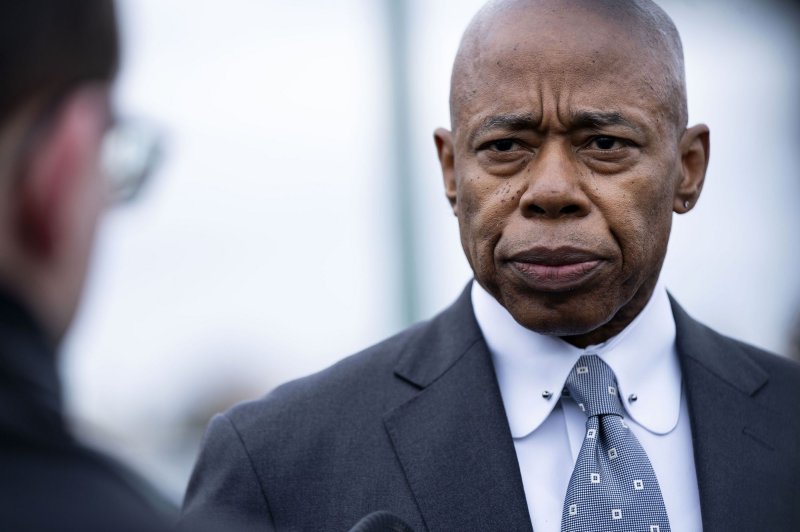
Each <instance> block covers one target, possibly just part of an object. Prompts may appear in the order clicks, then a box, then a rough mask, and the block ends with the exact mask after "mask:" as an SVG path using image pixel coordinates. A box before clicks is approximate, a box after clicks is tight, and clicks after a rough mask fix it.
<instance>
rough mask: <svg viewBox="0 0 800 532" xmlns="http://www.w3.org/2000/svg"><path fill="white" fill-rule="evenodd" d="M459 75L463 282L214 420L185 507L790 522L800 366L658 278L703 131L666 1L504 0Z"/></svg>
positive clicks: (477, 34)
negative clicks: (378, 337) (692, 304)
mask: <svg viewBox="0 0 800 532" xmlns="http://www.w3.org/2000/svg"><path fill="white" fill-rule="evenodd" d="M451 91H452V92H451V100H450V105H451V121H452V132H451V131H447V130H444V129H439V130H437V131H436V133H435V140H436V146H437V150H438V154H439V158H440V161H441V167H442V172H443V176H444V185H445V192H446V195H447V198H448V200H449V201H450V204H451V205H452V208H453V211H454V213H455V215H456V217H457V218H458V223H459V228H460V233H461V242H462V245H463V248H464V251H465V254H466V256H467V259H468V260H469V263H470V265H471V266H472V269H473V272H474V275H475V281H473V283H472V284H471V286H469V287H468V288H467V289H466V290H465V291H464V293H463V294H462V296H461V297H460V298H459V299H458V300H457V301H456V302H455V304H454V305H453V306H452V307H450V308H449V309H447V310H445V311H444V312H443V313H442V314H440V315H439V316H437V317H435V318H434V319H433V320H431V321H429V322H426V323H421V324H418V325H416V326H414V327H412V328H410V329H408V330H406V331H404V332H402V333H400V334H399V335H397V336H395V337H393V338H390V339H388V340H386V341H385V342H383V343H381V344H378V345H376V346H374V347H371V348H369V349H367V350H366V351H364V352H362V353H359V354H357V355H354V356H352V357H350V358H347V359H345V360H343V361H341V362H340V363H338V364H336V365H335V366H333V367H331V368H329V369H327V370H325V371H323V372H321V373H319V374H316V375H312V376H310V377H307V378H305V379H301V380H299V381H295V382H292V383H289V384H287V385H284V386H282V387H280V388H278V389H277V390H275V391H273V392H272V393H271V394H269V395H268V396H266V397H265V398H263V399H261V400H258V401H255V402H251V403H247V404H243V405H240V406H237V407H235V408H233V409H232V410H231V411H229V412H227V413H225V414H222V415H219V416H217V417H215V418H214V419H213V420H212V422H211V424H210V427H209V429H208V433H207V436H206V439H205V442H204V445H203V449H202V451H201V454H200V457H199V459H198V462H197V465H196V468H195V471H194V474H193V476H192V478H191V480H190V483H189V487H188V492H187V495H186V500H185V505H184V516H185V519H186V521H187V522H194V521H195V520H201V521H208V520H217V521H218V522H230V523H242V524H249V525H253V526H256V527H259V529H261V530H346V529H347V528H348V526H350V525H352V523H354V522H355V521H357V520H358V518H359V517H360V516H362V515H364V514H367V513H369V512H371V511H374V510H378V509H384V510H388V511H391V512H393V513H395V514H396V515H398V516H400V517H401V518H402V519H404V520H405V521H407V522H408V523H409V524H411V525H412V526H413V527H414V528H415V529H417V530H497V531H512V530H521V531H524V530H531V529H534V530H536V531H537V532H547V531H556V530H645V531H648V532H653V531H658V532H663V531H666V530H675V531H689V530H700V529H705V530H770V531H778V530H796V529H797V527H798V523H800V505H797V504H796V501H797V500H798V497H800V483H798V482H797V481H796V474H797V472H798V471H800V445H798V443H797V442H798V441H800V416H798V415H797V414H798V404H799V402H800V368H798V366H796V365H794V364H792V363H790V362H789V361H787V360H785V359H782V358H779V357H776V356H774V355H771V354H768V353H765V352H763V351H760V350H758V349H756V348H754V347H751V346H748V345H745V344H742V343H739V342H737V341H735V340H732V339H729V338H726V337H724V336H721V335H719V334H717V333H716V332H714V331H712V330H710V329H708V328H706V327H705V326H703V325H701V324H700V323H698V322H696V321H694V320H693V319H692V318H691V317H689V316H688V315H687V314H686V312H685V311H684V310H683V309H681V307H680V306H679V305H678V304H677V303H676V302H675V301H674V300H672V299H671V298H670V297H669V296H668V295H667V293H666V290H665V289H664V287H663V285H662V284H660V282H659V274H660V270H661V266H662V263H663V260H664V256H665V253H666V249H667V243H668V239H669V233H670V227H671V219H672V216H673V213H677V214H682V213H685V212H687V211H689V210H690V209H691V208H693V207H694V205H695V204H696V203H697V200H698V198H699V196H700V191H701V188H702V185H703V179H704V177H705V172H706V166H707V162H708V153H709V133H708V128H707V127H706V126H705V125H696V126H693V127H687V110H686V89H685V81H684V68H683V55H682V50H681V44H680V39H679V36H678V34H677V30H676V29H675V27H674V25H673V23H672V21H671V20H670V19H669V17H667V15H666V14H665V13H663V11H661V10H660V9H659V8H658V7H657V6H655V5H654V4H653V3H652V2H650V1H648V0H638V1H632V0H629V1H624V0H612V1H607V2H597V1H593V0H506V1H498V2H493V3H491V4H489V5H488V6H487V7H485V8H484V9H483V10H482V11H481V12H480V13H479V14H478V15H477V16H476V17H475V19H474V20H473V21H472V23H471V24H470V26H469V28H468V29H467V31H466V34H465V36H464V39H463V41H462V44H461V47H460V49H459V53H458V56H457V58H456V62H455V67H454V69H453V76H452V84H451ZM309 327H312V328H313V324H310V325H309ZM582 379H584V380H582ZM587 383H588V384H587ZM615 442H616V443H615Z"/></svg>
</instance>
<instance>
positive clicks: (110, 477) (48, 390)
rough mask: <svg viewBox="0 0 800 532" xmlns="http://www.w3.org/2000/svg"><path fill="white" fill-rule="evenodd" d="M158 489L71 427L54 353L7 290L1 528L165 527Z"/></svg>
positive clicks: (0, 408) (1, 369) (1, 312)
mask: <svg viewBox="0 0 800 532" xmlns="http://www.w3.org/2000/svg"><path fill="white" fill-rule="evenodd" d="M152 496H153V495H152V492H150V491H148V488H147V487H146V486H144V484H143V483H141V482H140V481H139V480H138V479H137V478H136V477H134V476H133V475H132V474H130V473H129V472H128V471H126V470H125V469H124V468H122V467H121V466H120V465H119V464H117V463H115V462H114V461H112V460H111V459H109V458H107V457H105V456H103V455H101V454H99V453H97V452H94V451H92V450H90V449H88V448H87V447H85V446H83V445H81V444H80V443H78V442H77V441H76V440H75V439H74V438H73V437H72V435H71V434H70V433H69V431H68V430H67V427H66V425H65V421H64V414H63V411H62V404H61V391H60V385H59V380H58V376H57V374H56V360H55V349H54V347H53V346H52V345H50V344H49V343H48V341H47V340H46V336H45V334H44V332H43V331H42V330H41V329H40V328H39V326H38V324H37V323H36V321H35V320H34V319H33V317H32V316H31V315H30V314H29V313H28V311H27V310H26V309H25V308H23V306H21V305H20V304H19V303H18V302H17V301H15V300H14V299H13V298H11V297H9V296H8V295H6V294H5V293H0V530H8V531H13V532H29V531H30V532H40V531H41V532H44V531H58V532H72V531H75V532H78V531H80V532H112V531H113V532H116V531H119V532H145V531H151V530H152V531H156V530H162V529H164V528H163V526H164V525H163V522H162V521H161V519H162V517H161V516H160V515H159V513H160V510H157V509H156V506H155V505H154V504H153V503H154V500H153V499H152V498H151V497H152Z"/></svg>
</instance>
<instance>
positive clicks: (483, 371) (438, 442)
mask: <svg viewBox="0 0 800 532" xmlns="http://www.w3.org/2000/svg"><path fill="white" fill-rule="evenodd" d="M468 290H469V288H468V289H467V290H465V292H464V293H463V294H462V296H461V297H460V298H459V300H458V301H457V302H456V303H455V304H454V305H453V307H451V308H450V309H449V310H448V311H446V312H445V313H444V314H442V315H441V316H440V317H438V318H437V319H436V320H435V321H434V322H432V323H431V324H430V325H429V327H428V330H427V331H426V333H425V334H424V335H422V336H421V338H419V339H418V341H415V342H413V343H412V344H411V345H409V346H408V347H407V349H406V351H405V353H404V355H403V357H402V359H401V361H400V363H399V365H398V367H397V369H396V375H397V376H398V377H399V378H401V379H404V380H406V381H408V382H410V383H412V384H414V385H416V386H417V387H419V388H420V392H419V393H418V394H417V395H416V396H415V397H414V398H412V399H411V400H410V401H408V402H406V403H404V404H402V405H400V406H399V407H397V408H395V409H394V410H392V411H390V412H389V413H387V415H386V416H385V417H384V425H385V427H386V430H387V432H388V434H389V437H390V438H391V440H392V444H393V446H394V450H395V453H396V454H397V458H398V460H399V461H400V464H401V465H402V467H403V471H404V472H405V475H406V478H407V480H408V483H409V486H410V488H411V490H412V491H413V493H414V496H415V499H416V502H417V505H418V507H419V510H420V512H421V514H422V517H423V520H424V521H425V524H426V527H427V528H428V529H429V530H502V531H509V532H510V531H516V530H520V531H522V530H524V531H530V530H531V525H530V518H529V515H528V509H527V503H526V500H525V494H524V490H523V487H522V479H521V477H520V472H519V465H518V463H517V457H516V452H515V450H514V444H513V440H512V438H511V431H510V429H509V427H508V421H507V418H506V414H505V410H504V408H503V403H502V400H501V397H500V390H499V388H498V386H497V380H496V378H495V375H494V368H493V366H492V362H491V357H490V355H489V351H488V348H487V347H486V343H485V342H484V340H483V337H482V335H481V334H480V330H479V328H478V325H477V323H476V322H475V318H474V315H473V313H472V304H471V301H470V298H469V292H468Z"/></svg>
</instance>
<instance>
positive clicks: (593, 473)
mask: <svg viewBox="0 0 800 532" xmlns="http://www.w3.org/2000/svg"><path fill="white" fill-rule="evenodd" d="M566 388H567V389H568V390H569V393H570V397H572V398H573V399H574V400H575V402H576V403H578V404H579V405H580V406H581V410H583V411H584V412H585V413H586V415H587V417H588V419H587V420H586V437H585V438H584V440H583V445H582V446H581V450H580V453H579V454H578V460H577V461H576V463H575V470H574V471H573V472H572V478H571V479H570V481H569V486H568V487H567V496H566V498H565V499H564V511H563V513H562V517H561V531H562V532H596V531H598V530H603V531H608V532H630V531H638V530H641V531H643V532H651V531H653V530H656V531H659V532H670V528H669V519H668V518H667V510H666V508H665V507H664V499H663V497H662V496H661V488H659V486H658V481H657V480H656V475H655V472H654V471H653V467H652V466H651V465H650V460H649V459H648V458H647V454H645V452H644V449H642V446H641V444H639V440H637V439H636V436H634V435H633V433H632V432H631V431H630V430H629V428H628V425H627V424H625V422H624V421H623V414H624V410H623V408H622V403H621V402H620V400H619V393H618V392H617V382H616V379H615V378H614V373H613V372H612V371H611V368H609V367H608V366H607V365H606V364H605V362H603V361H602V360H600V357H598V356H597V355H586V356H582V357H581V358H580V359H579V360H578V363H577V364H575V367H574V368H573V370H572V371H571V372H570V374H569V377H567V383H566Z"/></svg>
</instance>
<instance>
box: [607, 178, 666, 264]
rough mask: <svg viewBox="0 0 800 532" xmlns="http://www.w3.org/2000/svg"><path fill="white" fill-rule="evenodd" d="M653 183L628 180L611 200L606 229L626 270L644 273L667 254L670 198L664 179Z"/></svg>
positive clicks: (637, 179)
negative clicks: (619, 249) (607, 227)
mask: <svg viewBox="0 0 800 532" xmlns="http://www.w3.org/2000/svg"><path fill="white" fill-rule="evenodd" d="M655 179H656V178H634V179H631V180H629V181H627V182H624V185H625V186H624V187H622V189H621V190H619V191H618V192H617V194H616V195H612V196H610V197H613V198H615V200H614V202H613V204H611V207H610V209H609V210H610V211H611V212H612V214H611V215H610V216H609V225H610V227H611V231H612V233H614V236H615V238H616V239H617V241H618V242H619V245H620V248H621V251H622V255H623V261H624V263H625V266H626V268H627V269H629V270H643V269H647V266H648V265H649V264H650V263H654V262H658V261H660V260H661V258H662V257H663V255H664V253H665V251H666V246H667V241H668V240H669V234H670V229H671V226H672V194H671V189H670V187H669V186H668V180H667V179H666V177H663V178H658V180H657V181H654V180H655ZM642 273H645V272H644V271H642Z"/></svg>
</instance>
